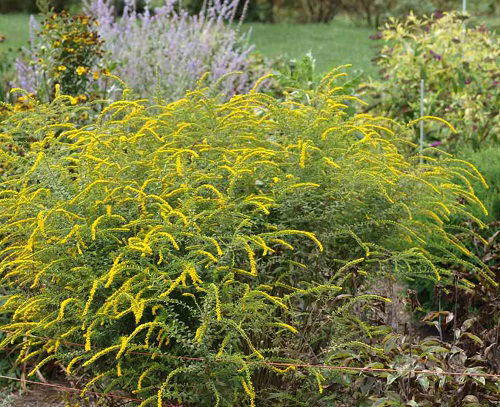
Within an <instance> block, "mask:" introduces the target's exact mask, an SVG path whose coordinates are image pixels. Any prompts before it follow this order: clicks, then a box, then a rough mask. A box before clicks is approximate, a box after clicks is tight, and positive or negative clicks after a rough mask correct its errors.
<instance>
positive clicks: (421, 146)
mask: <svg viewBox="0 0 500 407" xmlns="http://www.w3.org/2000/svg"><path fill="white" fill-rule="evenodd" d="M423 116H424V80H423V79H421V80H420V117H423ZM423 151H424V121H423V120H421V121H420V154H422V153H423ZM422 162H423V158H422V157H420V163H422Z"/></svg>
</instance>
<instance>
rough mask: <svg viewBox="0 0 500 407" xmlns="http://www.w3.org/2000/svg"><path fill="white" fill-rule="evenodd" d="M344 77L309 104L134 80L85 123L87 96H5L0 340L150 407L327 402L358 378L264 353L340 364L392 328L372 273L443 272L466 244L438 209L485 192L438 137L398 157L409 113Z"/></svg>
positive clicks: (462, 210)
mask: <svg viewBox="0 0 500 407" xmlns="http://www.w3.org/2000/svg"><path fill="white" fill-rule="evenodd" d="M336 76H338V73H337V72H332V73H331V74H329V75H327V76H326V77H325V78H324V79H323V80H322V81H321V82H320V83H318V84H317V85H316V86H314V87H313V89H312V90H310V91H306V92H307V103H299V102H297V101H296V100H284V101H279V100H277V99H275V98H273V97H271V96H269V95H264V94H260V93H257V92H256V91H255V90H252V91H251V92H250V93H249V94H247V95H238V96H235V97H233V98H232V99H231V100H229V101H228V102H225V103H220V102H219V101H218V100H217V99H213V98H211V97H209V96H208V94H209V90H208V89H197V90H195V91H192V92H189V93H187V94H186V96H185V97H184V98H183V99H180V100H178V101H176V102H174V103H171V104H153V102H151V101H148V100H147V99H142V100H129V99H127V97H126V94H127V93H126V94H125V96H124V98H123V99H122V100H118V101H116V102H114V103H111V104H108V105H106V106H105V108H104V109H103V110H102V111H101V113H100V114H99V115H98V117H96V118H95V119H94V120H92V122H90V123H88V124H85V123H82V121H81V120H80V119H79V117H80V116H81V115H82V113H83V111H85V109H87V110H88V112H92V111H93V109H94V107H93V106H84V105H74V104H73V103H72V100H73V98H72V97H70V96H64V95H59V94H56V95H55V98H54V100H53V101H51V102H50V103H42V102H39V101H36V100H32V106H31V107H30V109H28V110H26V109H16V108H15V107H13V106H7V110H8V112H9V113H8V114H7V115H6V118H4V119H3V120H2V122H0V143H2V148H1V149H0V151H1V161H2V163H3V164H2V168H1V170H2V182H1V183H0V278H1V284H2V286H3V287H5V289H6V290H7V294H6V295H5V296H4V297H3V304H2V306H1V307H0V313H1V315H3V316H4V318H7V322H5V323H3V324H2V326H0V329H2V330H5V331H8V332H9V335H8V337H7V338H6V339H5V340H3V341H2V342H1V343H0V348H3V347H5V346H7V345H9V344H12V345H9V346H16V347H17V349H18V350H19V359H18V360H19V362H26V363H28V364H29V365H30V368H31V374H34V373H35V372H36V371H37V370H38V369H41V368H43V366H44V365H45V364H46V363H48V362H51V361H53V360H56V361H58V362H60V363H62V364H63V365H64V366H65V367H66V370H67V372H68V374H74V373H77V374H78V375H86V377H88V378H92V380H90V381H89V382H88V385H87V387H86V389H88V388H90V387H92V386H95V385H97V384H98V385H100V386H101V388H102V389H104V390H105V391H109V390H111V389H115V388H120V389H124V390H126V391H129V392H132V391H133V392H134V393H135V395H136V397H139V398H141V399H142V400H144V403H143V404H142V405H146V404H148V403H150V404H151V403H153V404H154V403H156V402H157V401H158V402H159V403H161V400H162V399H165V400H169V401H171V402H176V403H184V404H188V405H189V404H194V405H198V406H214V405H220V406H222V405H227V406H234V405H247V404H250V405H255V403H258V404H259V405H282V406H288V405H289V406H292V405H297V402H296V400H297V397H299V396H301V397H300V398H301V399H302V402H304V400H309V397H314V398H315V399H316V400H317V401H318V403H319V402H321V403H323V405H331V404H328V403H331V401H332V400H334V399H335V398H336V397H337V393H338V389H339V388H340V389H344V390H345V389H346V388H347V387H346V386H349V383H347V382H346V381H342V380H340V381H337V382H334V383H337V384H332V386H326V385H325V386H323V385H322V383H323V380H324V377H325V376H324V375H323V372H319V371H318V370H316V369H310V370H307V369H305V370H303V369H293V368H290V369H284V368H278V367H275V366H271V365H268V364H263V361H282V362H283V361H284V362H306V363H311V362H313V363H331V364H335V363H336V362H335V361H336V360H337V359H338V358H341V355H342V354H344V355H345V351H346V349H347V350H349V349H357V348H359V347H361V348H365V347H366V346H367V345H368V344H369V338H375V337H377V336H378V335H380V334H381V333H382V332H386V331H387V329H385V328H383V327H380V326H377V325H372V324H371V318H370V317H369V315H371V314H372V313H373V312H374V307H376V305H377V304H378V303H380V302H383V301H386V300H385V299H384V298H382V297H380V296H378V295H371V294H370V293H369V292H367V291H366V287H369V286H370V284H371V283H373V281H377V279H378V278H380V277H381V276H386V275H390V276H394V275H410V276H417V275H418V276H425V277H427V278H429V279H438V280H440V281H441V282H442V283H443V284H445V283H446V282H447V281H448V280H450V279H451V278H452V276H451V274H450V272H449V270H448V269H447V268H444V267H440V266H439V261H440V260H442V259H446V260H447V261H453V260H454V259H456V260H457V261H459V260H460V259H459V257H458V255H459V254H461V253H468V251H467V249H466V248H465V247H464V246H463V245H462V244H461V242H460V241H458V240H456V239H454V238H453V236H452V235H451V234H450V233H448V232H447V230H446V227H445V224H446V222H447V220H448V219H449V217H451V216H454V215H456V214H466V213H467V212H468V210H469V205H479V206H480V203H479V201H478V200H477V198H476V197H475V195H474V192H473V191H472V190H470V189H469V186H468V181H467V179H469V178H470V179H478V180H480V179H481V176H480V175H479V174H478V173H477V172H476V171H475V169H474V167H473V166H471V165H469V164H468V163H466V162H463V161H460V160H455V159H453V158H451V157H449V156H446V155H442V156H439V154H438V156H439V157H438V158H436V157H435V155H436V153H435V152H434V151H433V150H431V151H429V154H427V153H425V154H424V156H423V157H420V156H414V155H411V154H408V153H407V151H408V150H409V149H408V147H407V144H408V143H407V141H406V140H407V136H406V134H405V133H406V132H407V131H408V129H407V127H406V126H404V125H398V124H396V123H394V122H392V121H390V120H387V119H385V118H382V117H375V116H371V115H367V114H359V115H353V114H347V113H346V109H348V107H347V105H346V102H351V101H353V100H354V99H355V98H353V97H352V96H350V95H346V94H345V93H343V91H342V89H341V88H339V87H333V84H332V82H333V81H334V79H335V77H336ZM200 83H201V82H200ZM258 86H259V83H257V84H256V86H255V89H257V88H258ZM30 100H31V99H30ZM26 135H29V136H30V137H31V139H30V142H29V143H26ZM6 145H9V146H11V147H9V148H3V147H4V146H6ZM457 177H458V178H459V179H458V181H457ZM479 223H480V222H479ZM436 236H439V239H436V238H435V237H436ZM466 264H467V267H468V268H470V269H471V270H472V271H474V272H475V273H476V274H477V276H478V278H479V279H481V281H484V284H493V285H494V282H492V281H491V271H490V270H488V269H487V268H486V267H484V266H483V265H482V263H481V262H479V261H478V260H477V259H474V258H472V257H471V258H469V259H468V262H467V263H466ZM460 284H461V285H466V282H461V283H460ZM37 336H43V337H44V338H46V339H42V340H40V339H38V338H37ZM66 341H69V342H72V343H75V342H76V343H79V344H81V345H82V347H81V348H79V347H76V348H75V347H74V346H70V345H68V344H67V343H66ZM372 348H373V347H371V348H370V346H368V349H372ZM182 357H190V358H196V357H200V358H202V359H201V360H198V359H190V360H185V359H181V358H182ZM342 363H349V364H350V365H351V366H359V364H364V363H366V361H363V360H361V359H360V358H358V359H356V358H348V359H347V360H346V359H343V360H342ZM332 380H333V379H332ZM325 403H326V404H325Z"/></svg>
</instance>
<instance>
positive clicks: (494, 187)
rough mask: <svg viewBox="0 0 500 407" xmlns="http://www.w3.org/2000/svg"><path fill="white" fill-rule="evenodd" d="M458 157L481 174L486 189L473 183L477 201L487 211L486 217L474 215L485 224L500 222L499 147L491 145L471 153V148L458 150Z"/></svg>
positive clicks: (478, 214) (479, 214)
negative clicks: (486, 184) (473, 166)
mask: <svg viewBox="0 0 500 407" xmlns="http://www.w3.org/2000/svg"><path fill="white" fill-rule="evenodd" d="M457 154H458V156H460V157H461V158H463V159H464V160H467V161H469V162H471V163H472V164H474V165H475V166H476V167H477V168H478V170H479V171H480V172H481V173H482V174H483V176H484V178H485V179H486V182H487V183H488V188H485V187H484V186H482V185H478V184H476V183H474V184H473V185H474V190H475V191H476V194H477V196H478V197H479V199H480V200H481V201H482V202H483V203H484V205H485V206H486V208H487V209H488V214H489V215H488V216H484V215H482V214H481V213H476V214H475V215H476V216H478V217H481V219H482V220H483V221H484V222H485V223H489V222H494V221H496V220H500V146H499V145H498V144H497V145H492V146H489V147H485V148H482V149H480V150H479V151H473V150H472V148H470V147H469V148H467V147H466V148H464V149H462V150H460V151H459V152H458V153H457Z"/></svg>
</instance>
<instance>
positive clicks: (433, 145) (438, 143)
mask: <svg viewBox="0 0 500 407" xmlns="http://www.w3.org/2000/svg"><path fill="white" fill-rule="evenodd" d="M442 144H443V142H442V141H435V142H433V143H431V147H438V146H440V145H442Z"/></svg>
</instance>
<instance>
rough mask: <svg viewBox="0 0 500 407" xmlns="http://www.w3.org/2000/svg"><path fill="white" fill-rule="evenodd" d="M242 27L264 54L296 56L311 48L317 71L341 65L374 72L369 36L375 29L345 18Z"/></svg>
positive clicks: (372, 52) (372, 49)
mask: <svg viewBox="0 0 500 407" xmlns="http://www.w3.org/2000/svg"><path fill="white" fill-rule="evenodd" d="M244 28H245V29H248V30H251V35H250V40H251V42H253V43H254V44H255V45H256V49H257V51H260V52H261V53H262V54H264V55H265V56H269V57H277V56H280V55H286V56H288V57H291V58H296V57H301V56H302V55H304V54H306V53H308V52H309V51H310V52H312V54H313V56H314V57H315V58H316V62H317V70H318V72H325V71H328V70H330V69H331V68H333V67H335V66H338V65H344V64H352V65H353V68H355V69H362V70H364V71H365V72H368V73H371V74H372V73H374V71H375V69H374V67H373V66H372V65H371V62H370V60H371V59H372V58H373V56H374V55H375V50H374V48H373V46H374V41H371V40H370V39H369V38H368V37H369V36H370V35H371V34H373V33H374V32H375V30H374V29H372V28H369V27H366V26H361V27H360V26H359V25H355V24H354V23H353V22H351V21H350V20H348V19H346V18H337V19H335V20H333V22H331V23H330V24H245V25H244Z"/></svg>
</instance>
